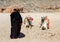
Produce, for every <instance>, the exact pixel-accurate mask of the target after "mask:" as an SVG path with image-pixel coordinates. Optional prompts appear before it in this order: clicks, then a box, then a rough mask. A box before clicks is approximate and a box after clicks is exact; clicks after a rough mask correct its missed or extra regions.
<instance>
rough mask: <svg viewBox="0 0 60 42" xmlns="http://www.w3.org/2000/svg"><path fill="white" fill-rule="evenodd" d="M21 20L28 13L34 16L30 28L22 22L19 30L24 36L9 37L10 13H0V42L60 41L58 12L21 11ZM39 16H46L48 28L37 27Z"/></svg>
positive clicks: (59, 15) (59, 17)
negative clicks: (48, 23) (48, 22)
mask: <svg viewBox="0 0 60 42" xmlns="http://www.w3.org/2000/svg"><path fill="white" fill-rule="evenodd" d="M21 15H22V17H23V20H24V18H25V16H27V15H30V16H32V17H33V18H34V20H33V25H34V26H33V27H32V29H30V28H28V30H27V29H26V28H25V25H24V24H22V28H21V32H22V33H23V34H25V37H23V38H18V39H10V30H11V26H10V25H11V23H10V13H0V42H60V13H21ZM41 16H48V18H49V19H50V29H47V30H42V29H41V28H39V26H40V21H41Z"/></svg>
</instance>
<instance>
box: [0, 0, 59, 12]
mask: <svg viewBox="0 0 60 42" xmlns="http://www.w3.org/2000/svg"><path fill="white" fill-rule="evenodd" d="M8 6H19V7H21V6H22V7H23V8H24V10H25V11H28V12H41V11H47V10H46V9H45V8H51V7H53V8H56V7H59V8H60V0H0V7H8ZM53 10H54V9H52V10H49V11H53ZM54 11H55V10H54Z"/></svg>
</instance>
